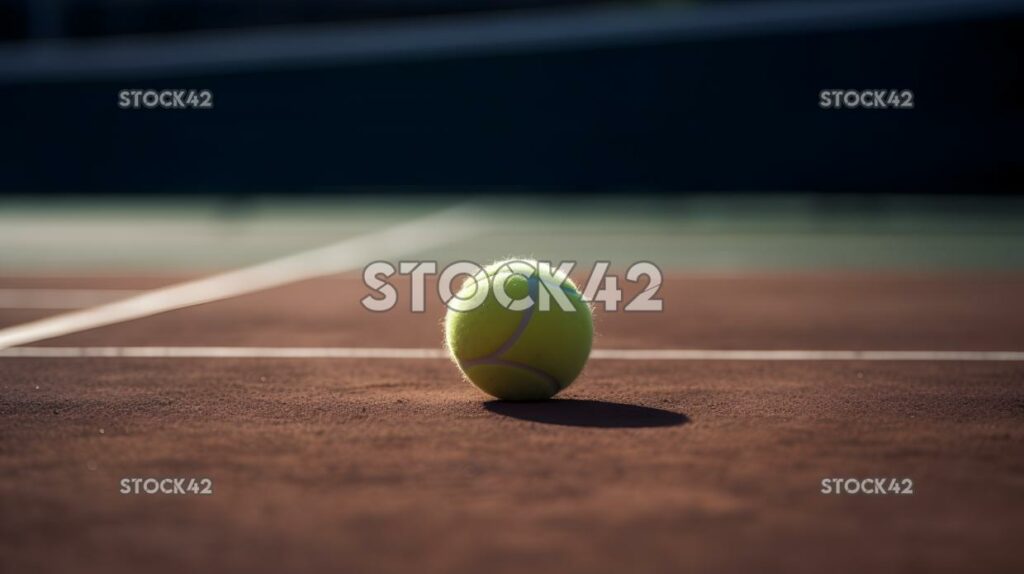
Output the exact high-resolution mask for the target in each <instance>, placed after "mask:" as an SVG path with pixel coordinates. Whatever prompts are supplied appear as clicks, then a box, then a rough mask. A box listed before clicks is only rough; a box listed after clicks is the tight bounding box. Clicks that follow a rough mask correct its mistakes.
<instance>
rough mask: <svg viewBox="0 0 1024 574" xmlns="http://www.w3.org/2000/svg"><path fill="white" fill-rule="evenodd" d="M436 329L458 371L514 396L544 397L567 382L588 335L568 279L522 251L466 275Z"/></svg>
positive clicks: (586, 311) (498, 393) (588, 320)
mask: <svg viewBox="0 0 1024 574" xmlns="http://www.w3.org/2000/svg"><path fill="white" fill-rule="evenodd" d="M545 291H547V293H545ZM557 291H561V293H564V294H565V297H564V298H563V300H562V303H563V304H564V305H565V306H566V307H567V309H563V308H562V306H560V305H559V302H558V301H557V300H556V298H555V296H554V295H557V293H556V292H557ZM530 301H532V304H530ZM444 331H445V342H446V345H447V347H448V352H449V353H451V356H452V359H453V360H454V361H455V363H456V364H457V365H458V366H459V369H461V370H462V373H463V374H464V375H465V376H466V378H467V379H469V381H470V382H471V383H473V384H474V385H475V386H476V387H477V388H479V389H480V390H481V391H483V392H485V393H487V394H489V395H491V396H493V397H497V398H499V399H505V400H514V401H529V400H540V399H547V398H550V397H552V396H554V395H555V393H558V392H559V391H561V390H562V389H564V388H566V387H568V386H569V384H570V383H572V382H573V381H574V380H575V379H576V377H577V376H579V374H580V371H582V370H583V365H584V364H586V362H587V357H589V356H590V345H591V343H592V342H593V338H594V324H593V317H592V316H591V312H590V306H589V305H588V304H587V303H586V302H585V301H584V300H583V297H582V295H580V292H579V290H578V289H577V288H576V285H575V284H573V282H572V281H571V280H569V278H568V277H565V276H564V275H562V274H558V273H555V272H552V270H551V269H548V268H544V267H541V266H540V265H539V264H538V263H537V262H536V261H534V260H530V259H509V260H505V261H498V262H496V263H493V264H491V265H488V266H487V267H485V268H484V269H483V271H481V272H479V273H477V274H476V275H474V276H472V277H467V278H466V280H465V281H464V282H463V283H462V286H461V288H460V289H459V291H458V292H457V293H456V295H455V298H454V299H452V301H450V302H449V304H448V313H447V315H446V317H445V323H444Z"/></svg>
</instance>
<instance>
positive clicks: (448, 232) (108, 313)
mask: <svg viewBox="0 0 1024 574" xmlns="http://www.w3.org/2000/svg"><path fill="white" fill-rule="evenodd" d="M481 220H482V218H481V217H480V214H479V213H478V212H476V211H475V210H474V209H473V208H472V207H471V206H470V205H468V204H463V205H459V206H456V207H453V208H449V209H446V210H442V211H439V212H436V213H433V214H431V215H428V216H425V217H422V218H419V219H415V220H413V221H409V222H406V223H402V224H399V225H396V226H393V227H389V228H386V229H383V230H381V231H378V232H374V233H367V234H365V235H359V236H356V237H351V238H348V239H344V240H342V241H339V242H337V243H334V244H331V245H327V246H325V247H320V248H317V249H312V250H309V251H303V252H301V253H296V254H294V255H289V256H286V257H282V258H280V259H274V260H271V261H267V262H265V263H260V264H257V265H253V266H251V267H245V268H243V269H238V270H235V271H229V272H226V273H221V274H218V275H214V276H212V277H207V278H205V279H198V280H194V281H187V282H185V283H179V284H177V285H171V286H169V287H162V288H159V289H154V290H152V291H146V292H144V293H142V294H139V295H136V296H134V297H129V298H127V299H124V300H121V301H116V302H114V303H108V304H106V305H100V306H99V307H93V308H91V309H84V310H81V311H73V312H70V313H63V314H60V315H57V316H55V317H48V318H45V319H40V320H38V321H33V322H30V323H24V324H21V325H15V326H13V327H8V328H6V329H0V349H5V348H8V347H13V346H16V345H24V344H27V343H34V342H36V341H41V340H43V339H50V338H53V337H60V336H62V335H68V334H71V333H77V332H79V331H85V330H87V329H93V328H96V327H102V326H105V325H112V324H115V323H121V322H124V321H130V320H132V319H139V318H142V317H148V316H150V315H155V314H157V313H163V312H165V311H172V310H175V309H181V308H184V307H191V306H193V305H199V304H202V303H209V302H211V301H219V300H221V299H227V298H229V297H236V296H238V295H244V294H247V293H253V292H255V291H262V290H264V289H270V288H272V287H280V286H282V285H286V284H288V283H294V282H296V281H302V280H304V279H311V278H313V277H320V276H324V275H330V274H333V273H341V272H344V271H352V270H354V269H359V268H361V267H362V266H363V265H365V264H367V263H370V262H371V261H373V260H378V259H383V260H387V259H397V258H400V257H404V256H406V255H409V254H412V253H416V252H419V251H422V250H424V249H429V248H433V247H438V246H441V245H445V244H448V243H452V242H455V241H458V240H460V239H465V238H468V237H472V236H473V235H476V234H477V233H479V232H480V231H482V230H483V222H482V221H481Z"/></svg>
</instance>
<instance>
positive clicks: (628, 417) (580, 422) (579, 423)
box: [484, 399, 690, 428]
mask: <svg viewBox="0 0 1024 574" xmlns="http://www.w3.org/2000/svg"><path fill="white" fill-rule="evenodd" d="M484 408H485V409H487V410H488V411H490V412H492V413H495V414H499V415H502V416H506V417H511V418H514V419H520V420H524V421H531V422H535V423H544V424H550V425H563V426H571V427H598V428H647V427H670V426H676V425H681V424H686V423H688V422H690V419H689V417H687V416H686V415H684V414H682V413H677V412H673V411H667V410H664V409H656V408H653V407H644V406H640V405H627V404H623V403H609V402H605V401H589V400H580V399H554V400H549V401H537V402H510V401H488V402H486V403H484Z"/></svg>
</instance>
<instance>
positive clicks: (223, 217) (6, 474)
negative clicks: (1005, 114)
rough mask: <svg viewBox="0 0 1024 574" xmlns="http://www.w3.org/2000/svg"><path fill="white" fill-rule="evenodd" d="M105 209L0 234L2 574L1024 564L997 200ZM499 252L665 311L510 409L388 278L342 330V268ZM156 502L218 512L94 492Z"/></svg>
mask: <svg viewBox="0 0 1024 574" xmlns="http://www.w3.org/2000/svg"><path fill="white" fill-rule="evenodd" d="M999 202H1001V203H999ZM122 203H123V202H120V203H119V205H120V207H118V208H116V209H114V208H113V207H112V206H111V205H104V204H103V203H102V202H100V203H99V204H95V203H93V204H73V203H67V202H65V203H59V204H56V205H48V206H45V207H40V206H38V205H35V204H32V203H31V202H28V203H21V204H19V203H10V202H9V203H8V204H7V207H8V209H5V210H4V211H3V212H0V213H2V215H0V220H2V223H0V236H2V237H3V242H4V244H5V245H8V246H11V248H10V249H7V250H5V252H4V253H3V254H2V255H0V307H2V309H0V329H2V330H0V421H2V433H0V500H2V502H3V512H2V514H0V516H2V518H0V565H2V567H3V571H5V572H63V571H90V572H93V571H95V572H99V571H105V572H134V571H140V570H141V571H147V572H151V571H160V572H164V571H166V572H180V571H185V570H203V571H221V572H282V571H323V572H328V571H330V572H369V571H374V572H395V573H407V572H411V571H416V572H459V573H463V572H464V573H467V574H468V573H477V572H510V573H511V572H523V571H527V570H532V571H537V572H608V573H620V572H683V571H691V570H696V571H707V570H714V571H722V572H749V571H755V570H759V571H772V572H808V573H810V572H822V571H826V570H827V571H831V572H864V571H877V570H887V571H901V572H965V571H977V572H1016V571H1020V570H1021V568H1022V567H1024V560H1022V558H1021V555H1020V553H1019V551H1018V550H1017V548H1016V543H1017V541H1018V540H1019V538H1020V535H1019V530H1020V523H1021V516H1024V496H1021V493H1022V491H1024V440H1022V438H1024V435H1022V433H1021V430H1020V429H1021V423H1022V422H1024V386H1022V383H1024V306H1022V305H1024V304H1022V297H1021V294H1022V293H1024V272H1022V271H1021V269H1022V268H1024V267H1022V263H1024V255H1022V253H1024V225H1022V222H1024V219H1022V218H1021V217H1020V215H1019V214H1020V213H1021V211H1020V207H1021V206H1020V204H1019V202H1016V200H1011V199H1004V200H998V201H996V202H995V203H996V205H994V206H993V205H989V206H987V207H985V209H983V210H982V211H972V209H974V207H971V206H975V207H976V206H977V204H970V205H969V206H963V205H957V204H956V200H937V199H932V200H927V199H917V200H913V201H911V200H907V199H906V198H903V199H899V198H895V199H894V198H889V199H885V200H876V201H874V202H872V204H871V206H870V207H869V208H865V207H864V206H858V205H853V206H851V205H850V204H849V203H843V202H841V201H840V202H838V203H826V204H822V203H820V200H815V201H812V202H808V200H807V199H806V198H801V197H799V196H795V197H786V198H767V199H764V198H754V197H743V196H741V197H731V198H728V199H719V198H712V197H703V198H701V197H691V198H688V199H680V200H666V199H657V198H648V199H644V198H641V199H639V200H637V199H634V200H631V201H629V202H626V201H624V200H612V199H603V200H597V201H595V202H593V204H592V205H589V206H586V207H584V208H582V209H579V208H577V209H573V210H569V211H568V212H567V211H565V209H564V208H565V206H564V205H561V204H557V203H554V204H552V203H550V202H549V201H548V200H543V199H537V198H534V199H532V200H530V201H527V202H526V203H517V204H516V205H511V206H510V205H497V204H495V203H494V202H493V201H485V200H465V199H461V200H457V201H456V200H452V201H436V202H419V203H415V202H413V203H406V204H404V205H403V206H402V207H400V208H396V207H389V206H388V205H385V204H378V203H376V202H374V201H371V200H367V199H347V200H344V199H341V200H331V201H327V200H318V201H308V202H294V201H293V202H286V201H283V200H253V203H252V204H251V205H249V206H248V207H247V208H246V209H242V210H240V211H238V212H234V211H231V212H225V211H224V210H223V209H222V208H221V207H220V206H219V205H217V204H213V203H210V202H209V201H207V200H202V201H194V202H191V203H189V202H185V201H178V202H176V203H175V207H174V208H172V209H168V208H166V207H165V206H162V205H159V204H156V203H139V204H132V203H130V202H129V203H128V205H127V206H125V205H121V204H122ZM527 213H534V214H536V213H542V214H544V215H541V216H533V217H520V216H521V215H523V214H527ZM513 254H522V255H530V256H535V257H543V258H548V259H551V260H553V261H556V262H557V261H560V260H565V259H574V260H577V261H579V262H580V269H581V270H583V271H584V275H585V271H586V270H587V269H589V266H590V264H591V263H592V262H593V261H594V260H609V261H611V262H612V264H613V266H612V270H613V273H618V274H620V275H621V273H622V270H623V268H624V267H625V266H627V265H629V264H630V263H632V262H634V261H640V260H645V261H652V262H655V263H656V264H658V265H659V266H660V267H661V269H662V270H663V271H664V273H665V275H664V282H663V284H662V285H661V287H660V290H659V297H660V298H661V299H662V300H663V301H664V311H663V312H660V313H623V312H602V311H598V312H597V313H596V316H595V326H596V327H595V329H596V338H595V344H594V352H593V354H592V357H591V360H590V362H589V364H588V365H587V368H586V370H585V372H584V374H583V376H582V377H581V378H580V380H578V381H577V382H576V383H574V384H573V386H571V387H570V388H569V389H567V390H566V391H565V392H563V393H561V394H559V395H558V396H557V397H556V398H555V399H553V400H550V401H545V402H529V403H510V402H502V401H494V400H491V399H490V398H489V397H487V396H486V395H484V394H483V393H481V392H480V391H478V390H477V389H475V388H473V387H472V386H471V385H469V384H468V383H467V382H465V381H464V380H462V378H461V376H460V374H459V372H458V369H457V368H456V367H455V365H453V364H452V363H451V361H450V360H449V359H448V358H447V357H446V355H445V353H444V350H443V348H442V346H441V345H442V332H441V325H440V322H441V319H442V317H443V313H444V307H443V304H442V303H441V302H440V301H438V300H437V298H436V297H433V298H432V297H430V296H428V297H427V308H426V312H424V313H413V312H410V311H409V310H408V309H409V307H408V303H409V297H408V295H409V284H408V280H407V279H408V278H401V277H396V278H395V280H394V284H395V285H396V286H397V287H398V288H399V294H400V301H401V304H400V305H399V307H400V308H399V309H396V310H394V311H391V312H386V313H371V312H368V311H367V310H365V309H364V308H363V307H362V306H361V305H360V303H359V301H360V299H361V298H363V297H365V296H366V295H368V294H369V293H370V291H369V289H368V288H367V287H366V286H365V285H364V284H363V280H362V274H361V270H362V268H363V266H364V265H365V264H367V263H369V262H370V261H374V260H387V261H392V262H395V263H397V262H398V261H403V260H425V259H429V260H436V261H439V262H441V263H442V264H443V263H444V262H450V261H455V260H472V261H479V262H489V261H491V260H494V259H497V258H501V257H505V256H508V255H513ZM575 275H576V274H575V273H574V276H575ZM624 286H625V287H626V295H627V298H628V297H629V296H630V295H631V294H634V293H635V292H636V291H637V289H639V287H638V286H637V285H635V284H627V283H624ZM428 287H429V288H430V289H431V290H428V294H429V293H435V291H433V290H432V289H433V288H434V287H435V284H434V283H429V284H428ZM165 477H170V478H173V477H183V478H195V479H202V478H208V479H209V480H210V482H211V484H212V494H211V495H196V494H184V495H172V494H123V493H121V492H120V488H121V483H122V480H123V479H126V478H129V479H130V478H165ZM830 478H841V479H848V478H854V479H858V480H859V479H869V478H885V479H886V481H888V480H889V479H896V480H898V481H903V480H905V479H909V480H910V481H912V493H911V492H908V493H906V494H896V493H894V492H887V493H885V494H881V493H877V494H864V493H857V494H834V493H833V494H824V493H823V492H822V481H823V480H824V479H830ZM887 484H888V482H887Z"/></svg>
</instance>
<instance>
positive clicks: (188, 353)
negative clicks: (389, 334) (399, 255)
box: [0, 347, 1024, 361]
mask: <svg viewBox="0 0 1024 574" xmlns="http://www.w3.org/2000/svg"><path fill="white" fill-rule="evenodd" d="M19 357H20V358H44V359H45V358H80V357H81V358H88V357H126V358H171V359H206V358H216V359H447V358H448V354H447V353H446V352H445V350H444V349H440V348H387V347H14V348H10V349H0V358H19ZM590 358H591V359H594V360H617V361H1024V352H1018V351H809V350H780V351H777V350H767V351H752V350H714V349H595V350H594V351H593V352H591V354H590Z"/></svg>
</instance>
